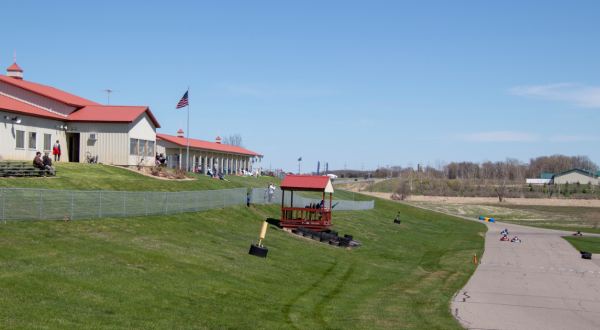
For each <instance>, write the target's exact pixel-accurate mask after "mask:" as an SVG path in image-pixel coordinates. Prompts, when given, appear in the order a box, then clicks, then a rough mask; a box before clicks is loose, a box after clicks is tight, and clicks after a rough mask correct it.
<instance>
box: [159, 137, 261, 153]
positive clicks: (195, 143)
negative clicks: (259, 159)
mask: <svg viewBox="0 0 600 330" xmlns="http://www.w3.org/2000/svg"><path fill="white" fill-rule="evenodd" d="M156 139H157V140H165V141H168V142H171V143H174V144H176V145H178V146H181V147H186V146H187V139H186V138H183V137H177V136H172V135H166V134H156ZM190 147H192V148H198V149H207V150H214V151H221V152H230V153H235V154H242V155H250V156H262V155H261V154H257V153H256V152H253V151H250V150H247V149H244V148H240V147H236V146H230V145H227V144H219V143H215V142H208V141H202V140H195V139H190Z"/></svg>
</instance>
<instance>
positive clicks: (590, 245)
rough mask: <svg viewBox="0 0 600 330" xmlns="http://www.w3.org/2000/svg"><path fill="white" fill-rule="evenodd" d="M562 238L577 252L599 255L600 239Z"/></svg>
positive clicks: (583, 237)
mask: <svg viewBox="0 0 600 330" xmlns="http://www.w3.org/2000/svg"><path fill="white" fill-rule="evenodd" d="M563 238H564V239H566V240H567V241H568V242H569V243H571V245H573V246H574V247H575V248H576V249H577V250H579V251H586V252H590V253H592V254H600V237H585V236H563Z"/></svg>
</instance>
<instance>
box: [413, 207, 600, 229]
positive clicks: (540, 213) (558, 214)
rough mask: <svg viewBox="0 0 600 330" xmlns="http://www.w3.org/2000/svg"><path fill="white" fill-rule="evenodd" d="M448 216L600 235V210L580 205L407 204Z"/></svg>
mask: <svg viewBox="0 0 600 330" xmlns="http://www.w3.org/2000/svg"><path fill="white" fill-rule="evenodd" d="M408 203H409V204H412V205H417V206H422V207H425V208H429V209H432V210H437V211H441V212H445V213H450V214H456V215H462V216H465V217H471V218H478V217H481V216H483V217H488V218H494V219H496V220H498V221H502V222H506V223H512V224H517V225H523V226H531V227H539V228H548V229H557V230H568V231H574V232H575V231H578V230H580V231H581V232H585V233H596V234H600V226H599V225H598V223H599V222H598V220H599V219H600V208H598V207H579V206H549V205H514V204H505V203H495V204H451V203H430V202H410V201H409V202H408Z"/></svg>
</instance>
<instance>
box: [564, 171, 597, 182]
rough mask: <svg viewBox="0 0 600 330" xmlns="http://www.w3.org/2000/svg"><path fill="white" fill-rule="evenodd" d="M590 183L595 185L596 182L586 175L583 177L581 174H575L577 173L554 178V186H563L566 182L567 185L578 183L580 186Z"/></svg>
mask: <svg viewBox="0 0 600 330" xmlns="http://www.w3.org/2000/svg"><path fill="white" fill-rule="evenodd" d="M590 181H592V183H596V182H594V181H596V180H595V179H592V178H590V177H589V176H587V175H583V174H581V173H577V172H571V173H568V174H565V175H561V176H555V177H554V184H565V183H567V182H569V183H577V182H580V183H581V184H587V183H588V182H590Z"/></svg>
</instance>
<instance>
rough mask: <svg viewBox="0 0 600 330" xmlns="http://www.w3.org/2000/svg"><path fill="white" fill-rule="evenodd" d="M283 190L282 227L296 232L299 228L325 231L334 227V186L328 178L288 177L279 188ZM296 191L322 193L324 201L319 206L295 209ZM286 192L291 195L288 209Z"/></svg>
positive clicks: (315, 176) (314, 176)
mask: <svg viewBox="0 0 600 330" xmlns="http://www.w3.org/2000/svg"><path fill="white" fill-rule="evenodd" d="M279 187H280V188H281V190H282V198H281V200H282V202H281V203H282V204H281V222H280V223H279V225H280V226H281V227H285V228H289V229H293V230H296V229H297V228H298V226H303V227H306V228H311V229H315V230H323V229H326V228H329V227H331V226H333V223H332V222H331V208H332V207H331V200H332V195H333V192H334V190H333V185H332V184H331V179H330V178H329V177H328V176H317V175H287V176H286V177H285V179H283V182H282V183H281V185H280V186H279ZM294 191H315V192H322V193H323V199H322V201H321V203H320V204H317V205H304V206H301V207H294ZM286 192H288V193H290V194H291V196H290V200H291V202H290V206H289V207H286V206H285V205H284V204H283V203H284V201H285V194H286ZM326 193H328V194H329V207H326V206H325V194H326Z"/></svg>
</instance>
